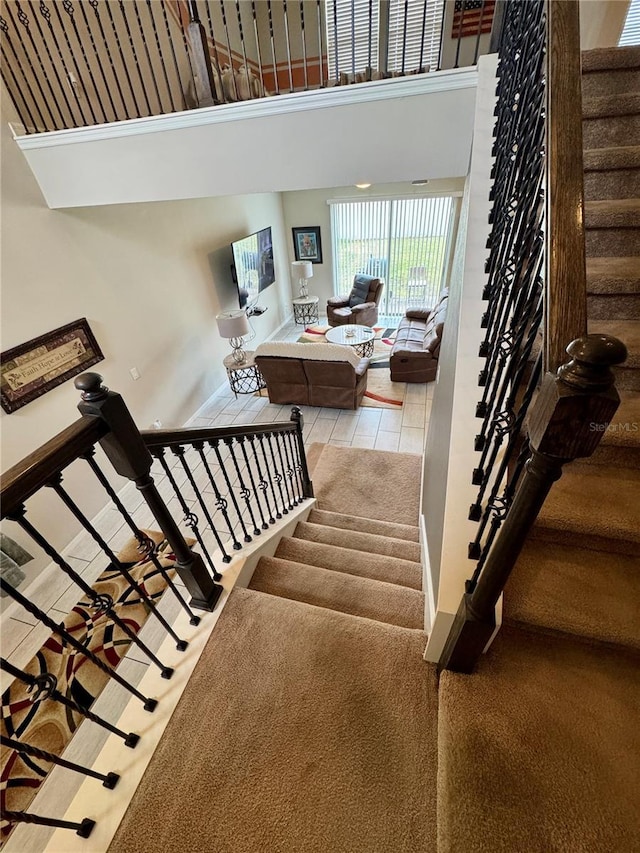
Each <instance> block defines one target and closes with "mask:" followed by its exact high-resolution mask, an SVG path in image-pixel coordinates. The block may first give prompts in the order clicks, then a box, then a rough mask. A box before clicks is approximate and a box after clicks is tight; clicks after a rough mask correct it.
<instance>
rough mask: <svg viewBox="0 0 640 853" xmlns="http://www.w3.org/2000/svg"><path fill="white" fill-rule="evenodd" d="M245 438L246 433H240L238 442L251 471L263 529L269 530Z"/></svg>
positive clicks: (250, 478) (250, 480) (252, 484)
mask: <svg viewBox="0 0 640 853" xmlns="http://www.w3.org/2000/svg"><path fill="white" fill-rule="evenodd" d="M245 440H246V437H245V436H244V435H240V436H238V438H237V441H238V444H239V445H240V449H241V450H242V456H243V458H244V463H245V465H246V468H247V471H248V472H249V482H250V483H251V489H252V491H253V496H254V498H255V499H256V505H257V507H258V512H259V513H260V520H261V521H262V525H261V526H262V529H263V530H267V528H268V527H269V525H268V524H267V522H266V519H265V517H264V512H263V511H262V504H261V503H260V497H259V492H258V489H257V487H256V481H255V479H254V476H253V471H252V470H251V464H250V462H249V456H248V455H247V448H246V445H245ZM256 527H257V525H256ZM256 535H258V534H257V533H256Z"/></svg>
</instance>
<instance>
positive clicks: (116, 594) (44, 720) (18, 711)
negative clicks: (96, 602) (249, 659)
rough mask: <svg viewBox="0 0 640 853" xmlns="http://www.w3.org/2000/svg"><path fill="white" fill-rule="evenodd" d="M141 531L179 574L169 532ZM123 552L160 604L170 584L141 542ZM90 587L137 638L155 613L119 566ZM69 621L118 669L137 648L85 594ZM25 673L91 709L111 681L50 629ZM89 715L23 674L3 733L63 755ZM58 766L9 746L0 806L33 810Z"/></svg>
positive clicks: (7, 698)
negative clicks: (49, 681)
mask: <svg viewBox="0 0 640 853" xmlns="http://www.w3.org/2000/svg"><path fill="white" fill-rule="evenodd" d="M142 532H143V533H145V534H146V535H147V536H148V537H149V538H150V539H152V540H153V542H154V543H155V555H156V558H157V562H158V564H159V565H160V566H162V567H163V568H164V569H166V570H167V574H168V575H169V577H171V576H172V575H173V574H174V573H175V569H174V568H173V567H174V566H175V557H174V555H173V554H172V553H171V550H170V548H169V544H168V543H167V542H166V541H165V540H164V536H163V534H162V533H158V532H157V531H153V530H145V531H142ZM117 556H118V560H119V561H120V562H121V563H122V565H124V566H125V567H126V568H127V569H128V570H129V572H130V573H131V575H132V576H133V578H134V580H135V581H136V583H137V584H138V585H139V586H140V587H142V589H144V590H145V592H146V593H147V595H148V596H149V597H150V598H152V599H153V600H154V601H156V600H158V599H160V598H161V596H162V594H163V593H164V592H165V590H166V588H167V584H166V581H165V579H164V578H163V577H162V574H161V573H160V571H159V569H158V567H157V566H156V565H155V564H154V562H153V561H152V560H150V559H148V558H146V557H145V558H144V559H143V560H139V561H138V559H137V558H138V557H139V552H138V550H137V542H136V540H135V539H132V540H131V542H130V543H128V544H127V545H126V546H125V548H123V549H122V551H120V553H119V554H118V555H117ZM92 588H93V589H94V590H95V591H96V592H97V593H98V594H99V595H101V596H110V597H111V599H113V602H114V605H113V609H114V611H115V612H116V614H117V615H118V616H119V617H120V618H121V619H122V620H123V621H124V622H125V623H126V624H127V626H128V627H129V628H130V629H131V631H132V632H133V633H134V634H136V635H137V634H138V633H139V631H140V629H141V628H142V626H143V625H144V623H145V622H146V620H147V617H148V616H149V613H150V610H149V607H148V605H147V604H146V603H145V602H144V600H142V598H141V596H140V595H139V594H138V593H137V592H136V590H135V589H133V587H131V586H130V585H129V583H128V582H127V580H126V578H124V577H123V576H122V574H121V573H120V572H119V571H118V569H117V568H115V567H114V566H109V568H107V569H105V570H104V571H103V572H102V574H101V575H100V576H99V577H98V579H97V581H96V582H95V583H94V584H92ZM63 625H64V627H65V628H66V630H67V631H68V632H69V633H70V634H72V635H73V636H74V637H75V638H76V639H77V640H78V641H80V642H81V643H82V644H83V646H85V647H86V648H88V649H89V650H90V651H92V652H93V653H94V654H95V655H96V656H97V657H98V658H99V659H100V660H102V661H104V663H106V664H108V665H109V666H110V667H112V668H115V667H117V665H118V663H119V662H120V660H121V659H122V658H123V657H124V655H125V654H126V653H127V651H128V649H129V646H130V645H131V640H130V639H129V637H127V635H126V634H125V633H124V632H123V631H122V630H121V629H120V628H119V627H118V626H117V625H115V623H114V622H113V621H112V620H111V618H110V617H109V616H108V615H107V614H106V613H105V612H104V611H103V610H101V609H100V610H98V609H96V608H95V607H92V606H91V603H90V601H89V599H88V598H87V597H86V596H85V597H83V598H81V599H80V600H79V601H78V603H77V604H76V605H75V607H74V608H73V609H72V611H71V612H70V613H69V614H68V615H67V616H66V617H65V618H64V620H63ZM24 671H25V672H27V673H29V674H30V675H35V676H38V675H42V674H44V673H49V674H51V675H53V676H55V678H56V680H57V689H58V690H59V691H60V692H61V693H62V694H63V695H64V696H66V697H67V698H68V699H71V700H72V701H73V702H75V703H76V704H77V705H80V707H82V708H90V706H91V705H92V704H93V702H94V701H95V699H96V698H97V697H98V696H99V695H100V693H101V692H102V690H103V689H104V687H105V686H106V684H107V682H108V681H109V675H108V674H107V673H105V672H102V671H101V670H100V669H98V667H97V666H96V665H95V664H94V663H92V662H91V661H90V660H88V658H86V657H85V656H84V655H83V654H82V653H81V652H79V651H76V650H75V649H74V648H72V647H69V646H67V645H66V643H65V642H64V641H63V640H62V639H61V638H60V637H59V636H58V635H57V634H51V636H50V637H49V639H48V640H47V641H46V642H45V644H44V645H43V646H42V648H41V649H40V651H39V652H38V653H37V654H36V655H35V657H34V658H32V659H31V661H30V662H29V663H28V664H27V666H26V667H24ZM124 689H125V688H124V687H123V688H122V690H124ZM83 719H84V717H83V716H82V715H81V714H79V713H77V712H73V711H71V710H70V709H68V708H66V707H65V706H64V705H62V704H61V703H59V702H55V701H53V700H47V699H46V698H44V695H42V696H40V697H38V696H37V695H36V691H32V692H30V691H29V688H28V686H27V685H25V684H23V682H22V681H19V680H18V679H16V680H15V681H13V682H11V683H10V684H9V686H8V687H7V688H6V689H5V690H4V691H3V693H2V729H1V730H2V734H3V735H4V736H5V737H8V738H12V739H13V740H20V741H22V742H24V743H28V744H30V745H31V746H35V747H37V748H39V749H43V750H46V751H47V752H52V753H54V754H56V755H61V754H62V751H63V750H64V749H65V747H66V746H67V744H68V743H69V741H70V740H71V738H72V737H73V734H74V732H75V731H76V729H77V728H78V726H79V725H80V723H81V722H82V721H83ZM110 722H114V721H113V720H111V721H110ZM89 725H92V724H91V723H89ZM53 766H54V765H53V764H52V763H51V762H49V761H46V760H43V759H37V758H32V757H30V756H28V755H25V754H24V753H19V752H17V751H15V750H13V749H10V748H5V747H3V748H2V771H1V772H2V775H1V783H2V790H1V792H0V803H1V805H2V811H3V812H4V811H5V809H6V810H8V811H27V810H28V806H29V803H30V802H31V801H32V800H33V798H34V797H35V795H36V794H37V792H38V789H39V787H40V785H41V784H42V783H43V782H44V780H45V778H46V776H47V774H48V773H49V771H50V770H51V769H52V767H53ZM15 825H16V824H12V823H11V822H5V824H4V826H3V827H2V830H1V833H0V844H1V843H4V841H6V839H7V837H8V835H9V834H10V833H11V831H12V830H13V828H14V826H15Z"/></svg>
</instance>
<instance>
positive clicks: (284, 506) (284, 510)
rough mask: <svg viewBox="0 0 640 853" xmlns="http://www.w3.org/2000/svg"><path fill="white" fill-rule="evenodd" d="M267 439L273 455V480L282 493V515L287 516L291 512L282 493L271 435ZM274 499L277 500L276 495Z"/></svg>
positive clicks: (268, 434) (280, 475) (280, 477)
mask: <svg viewBox="0 0 640 853" xmlns="http://www.w3.org/2000/svg"><path fill="white" fill-rule="evenodd" d="M265 438H266V439H267V446H268V447H269V452H270V454H271V462H272V464H273V469H272V470H273V474H272V481H273V480H275V481H276V485H277V486H278V491H279V492H280V506H281V507H282V514H283V515H287V514H288V512H289V510H288V509H287V502H286V500H285V497H284V493H283V491H282V474H281V473H280V471H279V470H278V463H277V462H276V457H275V453H274V452H273V444H272V442H271V434H270V433H267V435H266V436H265ZM274 499H275V494H274Z"/></svg>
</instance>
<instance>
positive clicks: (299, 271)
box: [291, 261, 313, 299]
mask: <svg viewBox="0 0 640 853" xmlns="http://www.w3.org/2000/svg"><path fill="white" fill-rule="evenodd" d="M291 270H292V272H293V274H294V276H295V277H296V278H297V279H298V286H299V288H300V290H299V294H298V295H299V296H300V298H301V299H304V297H305V296H308V295H309V290H308V288H307V279H308V278H311V277H312V276H313V264H312V263H311V261H293V262H292V263H291Z"/></svg>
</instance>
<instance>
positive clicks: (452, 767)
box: [438, 48, 640, 853]
mask: <svg viewBox="0 0 640 853" xmlns="http://www.w3.org/2000/svg"><path fill="white" fill-rule="evenodd" d="M583 99H584V110H583V112H584V122H583V132H584V147H585V194H586V222H585V225H586V248H587V286H588V316H589V331H591V332H605V333H607V334H612V335H615V336H616V337H619V338H621V339H622V340H623V341H624V342H625V343H626V344H627V347H628V350H629V358H628V360H627V362H626V363H625V365H623V366H622V367H620V368H618V369H617V371H616V372H617V387H618V390H619V393H620V396H621V399H622V402H621V406H620V408H619V410H618V412H617V414H616V416H615V420H614V421H613V422H612V425H611V428H610V429H609V430H608V431H607V432H606V433H605V435H604V436H603V439H602V443H601V446H600V448H599V449H598V451H597V452H596V454H594V456H593V457H592V458H591V459H589V460H585V461H583V462H575V463H572V464H571V465H570V466H567V468H566V469H565V473H564V474H563V476H562V478H561V480H560V481H559V482H558V483H557V484H556V485H555V486H554V488H553V490H552V492H551V495H550V496H549V499H548V500H547V502H546V503H545V505H544V507H543V509H542V512H541V515H540V517H539V520H538V523H537V525H536V528H535V530H534V536H533V538H532V539H531V540H530V541H529V543H528V544H527V546H526V547H525V549H524V552H523V553H522V555H521V557H520V559H519V561H518V564H517V566H516V568H515V570H514V573H513V575H512V577H511V579H510V581H509V584H508V586H507V589H506V592H505V601H504V614H505V620H506V623H507V626H506V627H505V628H503V630H502V631H501V633H500V635H499V636H498V639H497V641H496V642H495V643H494V645H493V646H492V648H491V650H490V651H489V654H487V655H486V657H485V658H484V659H483V660H482V661H481V663H480V665H479V666H478V668H477V672H476V673H474V675H473V676H471V677H468V676H462V675H456V674H453V673H448V672H447V673H444V674H443V676H442V678H441V681H440V691H439V702H440V711H439V769H438V780H439V787H438V850H439V851H441V853H460V851H465V853H467V851H478V853H480V851H482V853H484V852H485V851H486V853H495V851H509V853H511V851H518V853H519V851H524V850H526V851H528V853H533V852H534V851H535V853H543V851H544V853H548V851H558V853H566V851H575V853H586V851H589V853H595V852H596V851H598V853H614V851H615V853H627V851H631V850H640V797H639V796H638V791H639V790H640V771H639V769H638V768H639V766H640V765H639V764H638V756H639V755H640V735H639V729H638V718H639V713H640V659H639V657H638V654H639V653H640V584H639V578H640V559H639V555H640V524H639V522H640V48H622V49H611V50H594V51H589V52H587V53H585V54H584V55H583Z"/></svg>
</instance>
